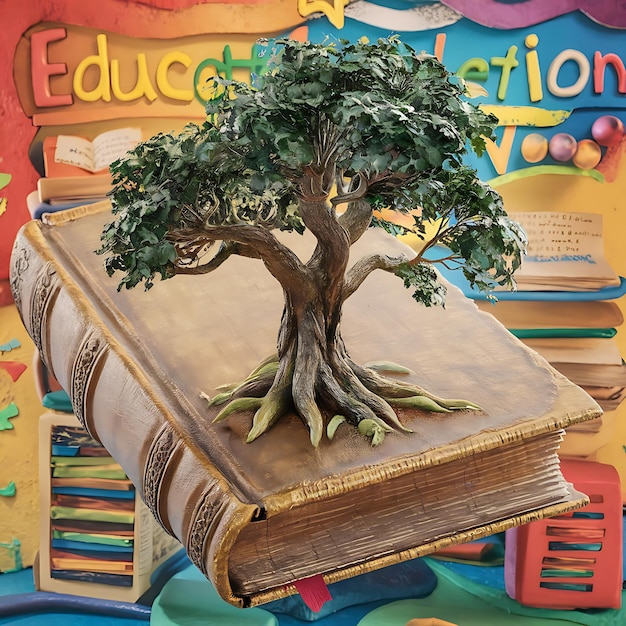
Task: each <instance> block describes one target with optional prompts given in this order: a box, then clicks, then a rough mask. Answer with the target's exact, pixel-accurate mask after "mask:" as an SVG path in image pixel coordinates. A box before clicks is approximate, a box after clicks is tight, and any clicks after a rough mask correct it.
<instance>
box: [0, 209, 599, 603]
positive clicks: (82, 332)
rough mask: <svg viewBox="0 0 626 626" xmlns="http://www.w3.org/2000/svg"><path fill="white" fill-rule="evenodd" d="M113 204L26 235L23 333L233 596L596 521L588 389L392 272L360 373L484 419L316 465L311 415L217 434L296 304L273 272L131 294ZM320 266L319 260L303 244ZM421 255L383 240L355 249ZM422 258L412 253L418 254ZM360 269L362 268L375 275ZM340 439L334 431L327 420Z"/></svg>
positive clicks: (417, 430) (358, 357) (367, 321)
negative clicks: (558, 519)
mask: <svg viewBox="0 0 626 626" xmlns="http://www.w3.org/2000/svg"><path fill="white" fill-rule="evenodd" d="M111 220H112V217H111V213H110V207H109V205H108V204H106V203H103V204H99V205H91V206H90V207H83V208H81V209H76V210H70V211H67V212H62V213H56V214H54V215H51V216H49V217H48V218H46V220H44V223H41V222H35V221H33V222H30V223H28V224H26V225H25V226H24V227H23V229H22V230H21V232H20V233H19V235H18V237H17V240H16V243H15V249H14V251H13V255H12V269H11V272H12V273H11V285H12V289H13V293H14V297H15V300H16V303H17V306H18V308H19V310H20V312H21V315H22V319H23V321H24V324H25V325H26V327H27V329H28V331H29V333H30V334H31V336H32V338H33V340H34V342H35V343H36V345H37V346H38V347H39V348H40V352H41V354H42V355H43V358H44V360H45V362H46V365H47V366H48V368H49V369H50V370H51V371H52V372H53V374H54V376H55V377H56V378H57V379H58V380H59V382H60V383H61V385H63V387H64V388H65V389H66V390H67V391H68V393H69V394H70V396H71V398H72V402H73V406H74V410H75V413H76V415H77V416H78V418H79V419H80V420H81V422H82V423H83V424H84V425H85V427H86V428H87V430H88V431H89V432H90V433H91V435H92V436H93V437H94V438H95V439H97V440H99V441H100V442H102V443H103V444H104V446H105V447H106V448H107V449H108V451H109V452H110V453H111V456H112V457H113V458H115V459H116V460H117V461H118V463H119V464H120V465H121V466H122V468H123V469H124V470H125V472H126V474H127V475H128V477H129V478H130V479H131V481H132V482H133V483H134V484H135V485H136V487H137V490H138V491H139V492H140V493H141V494H142V497H143V499H144V501H145V502H146V504H147V505H148V506H149V508H150V509H151V510H152V512H153V514H154V516H155V517H156V518H157V520H158V521H159V522H160V523H161V524H162V526H163V527H164V528H165V529H166V530H167V531H168V532H169V533H171V534H172V535H173V536H175V537H177V538H178V539H179V540H180V541H181V542H182V543H183V544H184V546H185V548H186V550H187V553H188V555H189V557H190V558H191V560H192V561H193V562H194V563H195V564H196V565H197V566H198V567H199V568H200V570H202V571H203V572H204V573H205V575H206V576H207V577H208V578H209V579H210V581H211V582H212V583H213V584H214V586H215V588H216V589H217V591H218V592H219V593H220V595H221V596H222V597H223V598H225V599H226V600H227V601H229V602H231V603H232V604H234V605H237V606H252V605H257V604H260V603H263V602H267V601H270V600H274V599H277V598H280V597H282V596H284V595H286V594H292V593H295V586H294V583H295V582H296V581H298V580H301V579H303V578H307V577H311V576H314V575H320V574H321V575H323V577H324V580H325V581H326V582H327V583H332V582H335V581H338V580H341V579H345V578H348V577H350V576H354V575H356V574H360V573H364V572H367V571H370V570H373V569H377V568H381V567H384V566H387V565H391V564H393V563H396V562H399V561H402V560H406V559H412V558H415V557H419V556H422V555H425V554H428V553H430V552H433V551H435V550H437V549H440V548H443V547H446V546H449V545H453V544H457V543H462V542H466V541H469V540H472V539H476V538H478V537H482V536H485V535H490V534H493V533H496V532H500V531H503V530H505V529H507V528H509V527H512V526H515V525H518V524H522V523H526V522H529V521H532V520H534V519H539V518H542V517H545V516H552V515H558V514H560V513H563V512H566V511H569V510H571V509H574V508H577V507H580V506H583V505H584V504H586V502H587V499H586V497H585V496H584V495H583V494H581V493H578V492H576V491H575V490H574V489H573V488H572V486H571V485H569V484H568V483H567V482H566V481H565V480H564V478H563V476H562V474H561V470H560V464H559V458H558V454H557V453H558V449H559V445H560V442H561V439H562V436H563V429H564V428H566V427H568V426H570V425H573V424H576V423H579V422H583V421H586V420H590V419H593V418H595V417H597V416H598V415H600V414H601V409H600V408H599V406H598V405H597V404H596V402H595V401H594V400H592V399H591V398H590V396H588V395H587V394H586V393H585V392H584V391H583V390H582V389H580V388H579V387H577V386H576V385H574V384H572V383H571V382H569V381H568V380H567V379H566V378H565V377H564V376H562V375H561V374H559V373H558V372H557V371H556V370H554V369H553V368H552V367H551V366H550V365H549V364H548V363H547V362H546V361H545V360H544V359H543V358H541V357H540V356H538V355H537V354H536V353H535V352H533V351H532V350H530V349H528V348H527V347H526V346H524V345H523V344H522V343H520V341H519V340H517V339H516V338H515V337H514V336H512V335H511V334H510V333H509V332H508V331H507V330H506V329H505V328H504V327H503V326H502V325H501V324H500V323H499V322H497V321H496V320H495V319H494V318H493V317H492V316H491V315H489V314H486V313H483V312H481V311H479V310H478V309H477V307H476V305H475V304H474V303H473V302H472V301H471V300H469V299H467V298H465V297H464V296H463V294H462V293H461V291H460V290H458V289H457V288H456V287H453V286H451V285H449V286H448V298H447V304H446V307H445V308H441V307H431V308H427V307H424V306H422V305H420V304H417V303H416V302H415V301H414V300H413V299H412V297H411V293H410V292H409V291H407V290H406V289H405V288H404V287H403V285H402V281H400V280H398V279H397V278H396V277H394V276H391V275H389V274H387V273H385V272H382V271H381V272H374V273H373V274H371V275H370V276H368V278H367V279H366V280H365V282H364V284H363V285H362V287H361V288H360V289H359V290H358V291H356V292H355V293H354V294H353V295H352V296H351V297H350V298H349V299H348V300H347V301H346V304H345V306H344V310H343V317H342V322H341V324H342V334H343V338H344V341H345V344H346V348H347V350H348V352H349V353H350V355H351V358H352V359H353V360H354V361H357V362H359V363H361V364H369V366H370V367H374V363H379V364H380V363H383V364H384V363H387V364H389V363H392V364H400V365H402V366H404V367H405V368H407V369H408V373H406V372H405V373H395V374H394V373H391V374H389V375H390V376H397V377H403V380H407V381H410V382H413V383H417V384H420V385H421V386H423V387H426V388H427V389H429V390H430V391H431V392H433V393H435V394H438V395H440V396H446V397H449V398H464V399H467V400H470V401H472V402H474V403H476V404H478V405H479V406H480V407H481V410H479V411H470V410H464V411H455V412H452V413H430V412H425V411H421V410H415V409H410V410H409V409H397V411H398V416H399V418H400V420H401V421H402V423H403V424H404V425H405V426H406V427H407V428H409V429H410V430H411V431H412V432H401V431H398V432H393V433H389V434H388V435H387V436H386V437H385V438H384V441H383V442H382V443H380V445H377V446H372V445H371V443H372V440H371V439H369V438H368V437H365V436H362V435H361V434H359V433H358V431H357V430H356V429H354V428H351V427H348V426H347V425H345V424H344V425H341V426H339V428H338V429H337V431H336V434H335V436H334V438H333V439H332V441H331V440H329V439H328V438H326V437H324V438H323V439H322V441H321V443H320V445H319V446H318V447H317V448H314V447H312V445H311V443H310V438H309V431H308V428H306V427H305V425H304V424H303V423H302V422H301V421H300V419H299V418H298V417H297V416H296V415H295V414H294V415H292V416H289V415H288V416H287V418H286V419H281V420H280V421H279V422H278V423H277V424H276V425H275V426H274V427H273V428H272V429H271V430H270V431H269V432H268V433H266V434H264V435H262V436H261V437H259V438H258V439H256V440H255V441H253V442H252V443H246V436H247V433H248V430H249V428H250V424H251V418H252V415H251V413H246V412H242V413H235V414H233V415H232V416H231V417H229V418H228V419H227V420H225V421H222V422H219V423H217V424H214V423H212V422H213V418H214V417H215V415H216V413H217V411H218V409H219V408H220V407H210V406H208V404H207V402H206V400H205V398H204V397H203V394H208V395H209V396H213V394H215V392H216V390H217V388H218V387H220V386H221V385H223V384H226V383H230V382H234V381H238V380H242V379H243V378H244V377H245V376H246V375H247V374H248V373H249V372H250V371H252V370H253V369H254V367H255V366H257V365H258V363H260V362H261V361H262V360H263V359H264V358H266V357H267V356H268V355H271V354H272V353H274V352H275V350H276V339H277V333H278V328H279V322H280V316H281V312H282V307H283V297H282V292H281V289H280V287H279V285H278V283H276V282H275V281H274V280H273V278H272V277H271V276H270V274H269V273H268V272H266V270H265V269H264V267H263V265H262V263H260V262H259V261H258V260H254V259H249V258H243V257H241V258H240V257H237V258H232V259H230V260H229V262H228V263H226V264H224V265H223V266H222V267H220V268H219V270H218V271H216V272H213V273H211V274H208V275H205V276H202V277H197V276H179V277H177V278H176V279H175V280H169V281H163V282H158V283H157V284H156V285H155V286H154V287H153V288H152V289H151V290H149V291H144V290H141V289H135V290H134V291H126V290H123V291H121V292H118V291H117V289H116V287H117V282H116V280H115V278H109V277H108V276H107V275H106V274H105V272H104V269H103V260H102V258H101V257H99V256H97V255H96V254H94V250H96V249H97V248H98V247H99V243H100V241H99V239H100V233H101V232H102V228H103V225H104V224H105V223H107V222H110V221H111ZM284 241H286V242H288V244H289V245H291V246H292V247H293V248H294V249H295V250H296V251H297V253H298V254H300V255H301V256H302V258H304V257H305V256H306V255H308V254H309V253H310V252H311V251H312V250H313V243H314V242H313V240H312V239H310V238H307V237H301V236H299V235H295V234H294V235H285V239H284ZM361 246H368V249H370V248H369V247H373V248H376V249H377V250H380V251H383V250H386V251H387V252H389V253H392V254H393V253H394V251H397V250H398V249H401V250H402V251H403V252H407V251H408V249H407V248H405V246H404V245H403V244H401V243H399V242H398V241H397V240H396V239H394V238H392V237H391V236H389V235H387V234H385V233H384V232H382V231H380V230H379V229H372V230H370V231H369V232H368V233H366V235H365V236H364V237H362V238H361V240H360V241H359V242H358V243H357V244H355V246H353V248H354V249H355V250H354V253H355V254H360V253H362V251H363V248H362V247H361ZM409 253H410V251H409ZM357 258H358V257H357ZM325 417H326V419H330V418H332V415H328V416H325Z"/></svg>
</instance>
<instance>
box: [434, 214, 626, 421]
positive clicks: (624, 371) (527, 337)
mask: <svg viewBox="0 0 626 626" xmlns="http://www.w3.org/2000/svg"><path fill="white" fill-rule="evenodd" d="M510 216H511V217H512V219H514V220H516V221H517V222H519V223H520V224H521V225H522V226H523V227H524V229H525V230H526V233H527V234H528V238H529V246H528V253H527V255H526V257H525V258H524V260H523V262H522V267H521V269H520V270H519V271H518V272H517V274H516V279H517V283H518V290H517V291H515V292H506V291H497V292H496V293H495V295H496V297H497V302H495V303H494V302H491V301H489V300H488V298H487V296H485V295H484V294H482V293H480V292H478V291H476V290H473V289H472V288H471V287H470V286H469V284H468V283H467V282H466V281H464V279H463V277H462V274H461V272H448V273H445V275H446V277H447V278H448V279H449V280H450V281H451V282H454V283H456V284H457V285H458V286H460V287H461V289H462V290H463V291H464V293H465V294H466V295H467V296H469V297H471V298H473V299H474V300H475V302H476V304H477V306H478V307H479V308H480V309H481V310H483V311H487V312H488V313H490V314H492V315H493V316H494V317H496V318H497V319H498V320H499V321H500V322H501V323H502V324H503V325H504V326H505V327H506V328H508V329H509V330H510V331H511V332H512V333H513V334H514V335H516V336H517V337H518V338H519V339H520V340H521V341H523V342H524V343H525V344H526V345H527V346H528V347H530V348H532V349H533V350H535V351H536V352H538V353H539V354H540V355H541V356H543V357H544V358H545V359H546V360H547V361H548V362H549V363H550V364H551V365H552V366H553V367H554V368H555V369H557V370H558V371H560V372H561V373H562V374H564V375H565V376H566V377H567V378H569V379H570V380H571V381H572V382H574V383H576V384H577V385H579V386H580V387H582V388H583V389H584V390H585V391H587V393H589V395H591V396H592V397H593V398H594V399H595V400H596V401H597V402H598V404H600V406H601V407H602V408H603V409H604V410H605V411H614V410H615V409H617V408H618V406H619V405H620V404H621V403H622V401H623V400H624V398H625V397H626V365H625V363H624V361H623V359H622V356H621V354H620V350H619V347H618V345H617V342H616V339H615V337H616V334H617V332H618V328H619V327H620V326H621V325H622V324H623V322H624V317H623V314H622V311H621V310H620V308H619V306H618V304H617V303H616V301H615V300H616V299H617V298H619V297H620V296H622V295H624V294H625V293H626V280H625V279H624V278H622V277H620V276H618V275H617V274H616V273H615V271H614V270H613V269H612V268H611V266H610V264H609V263H608V262H607V260H606V257H605V253H604V239H603V223H602V215H601V214H597V213H551V212H534V213H533V212H530V213H511V214H510ZM602 423H603V422H602V418H599V419H597V420H594V421H593V422H587V423H585V424H579V425H577V426H575V427H573V429H574V430H583V431H593V432H597V431H599V430H600V428H601V427H602Z"/></svg>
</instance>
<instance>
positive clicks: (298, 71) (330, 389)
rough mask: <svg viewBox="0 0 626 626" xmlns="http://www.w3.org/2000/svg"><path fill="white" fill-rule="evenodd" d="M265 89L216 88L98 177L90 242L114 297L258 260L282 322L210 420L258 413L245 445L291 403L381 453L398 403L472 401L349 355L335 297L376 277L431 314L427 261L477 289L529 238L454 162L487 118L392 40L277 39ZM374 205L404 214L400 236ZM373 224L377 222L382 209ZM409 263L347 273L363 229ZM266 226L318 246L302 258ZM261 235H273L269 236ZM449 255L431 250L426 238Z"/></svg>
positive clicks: (516, 257) (435, 65)
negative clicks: (391, 278) (415, 249)
mask: <svg viewBox="0 0 626 626" xmlns="http://www.w3.org/2000/svg"><path fill="white" fill-rule="evenodd" d="M270 48H271V49H272V50H273V52H274V56H273V57H272V59H271V62H270V63H269V64H268V71H267V72H266V73H265V74H264V75H263V76H262V84H261V86H260V88H258V89H257V88H254V87H252V86H249V85H247V84H245V83H241V82H236V81H228V80H223V79H221V78H219V77H215V78H214V79H212V83H211V85H210V87H211V88H212V89H213V93H214V97H213V99H211V100H210V101H209V102H208V105H207V121H206V122H205V123H204V124H203V125H202V126H197V125H189V126H188V127H187V128H186V129H185V130H184V131H183V132H182V133H181V134H179V135H171V134H159V135H157V136H155V137H153V138H152V139H149V140H148V141H146V142H144V143H142V144H140V145H139V146H138V147H137V148H136V149H135V150H133V151H132V152H131V153H129V155H128V156H127V158H125V159H123V160H120V161H117V162H116V163H114V164H113V165H112V167H111V171H112V174H113V182H114V187H113V190H112V192H111V196H112V203H113V211H114V214H115V215H116V219H115V221H114V222H113V223H111V224H108V225H107V226H106V227H105V230H104V232H103V234H102V247H101V249H100V250H99V252H100V253H107V254H108V257H107V258H106V260H105V267H106V270H107V272H108V273H109V274H110V275H111V274H113V273H114V272H115V271H118V270H120V271H122V272H124V273H125V276H124V277H123V279H122V280H121V282H120V284H119V287H118V288H122V287H125V288H128V289H130V288H133V287H135V286H136V285H137V284H139V283H140V282H145V287H146V288H148V289H149V288H151V287H152V285H153V280H154V278H155V277H156V276H157V275H159V276H160V277H161V278H162V279H168V278H171V277H173V276H175V275H177V274H204V273H207V272H211V271H214V270H216V269H218V268H219V267H220V266H221V265H222V263H225V262H226V261H227V260H228V259H229V257H231V256H232V255H242V256H246V257H250V258H254V259H259V260H260V261H261V262H263V263H264V265H265V267H266V268H267V270H268V271H269V272H270V273H271V275H272V276H273V277H274V278H275V279H276V280H277V281H278V282H279V283H280V285H281V287H282V289H283V293H284V298H285V302H284V312H283V316H282V320H281V326H280V331H279V336H278V340H277V353H276V354H275V355H273V356H272V357H270V358H268V360H267V361H266V362H264V363H262V364H260V365H259V367H258V368H257V369H256V370H255V371H254V372H252V373H251V374H250V376H249V377H248V378H247V379H246V380H244V381H242V382H241V383H240V384H238V385H235V386H230V387H229V388H227V389H226V390H225V391H223V392H222V393H219V394H218V395H217V396H215V397H214V398H213V399H212V400H211V402H212V403H213V404H224V407H223V408H222V410H221V411H220V413H219V414H218V416H217V418H216V420H221V419H223V418H225V417H227V416H228V415H230V414H232V413H233V412H235V411H238V410H254V411H255V413H254V418H253V424H252V428H251V430H250V432H249V435H248V441H252V440H254V439H255V438H256V437H258V436H259V435H261V434H262V433H264V432H265V431H266V430H267V429H268V428H269V427H270V426H271V425H272V424H273V423H274V422H275V421H276V420H277V419H279V418H280V417H281V415H284V414H285V413H287V412H289V411H293V410H295V411H296V412H297V413H298V414H299V415H300V417H301V418H302V419H303V421H304V422H305V423H306V424H307V425H308V428H309V430H310V439H311V442H312V444H313V445H315V446H316V445H318V443H319V441H320V439H321V437H322V434H323V432H324V423H325V420H328V419H329V418H330V417H331V416H335V417H333V418H332V419H330V420H329V423H328V426H327V433H328V435H329V437H332V435H333V433H334V429H335V428H336V427H337V425H338V423H340V422H341V421H343V420H347V421H348V422H350V423H351V424H353V425H354V426H356V427H358V429H359V431H360V432H361V433H363V434H365V435H367V436H369V437H371V438H372V444H378V443H380V442H381V441H382V440H383V438H384V436H385V433H387V432H390V431H391V430H393V429H395V428H399V429H403V428H404V427H403V425H402V424H401V422H400V421H399V419H398V417H397V415H396V413H395V412H394V410H393V406H395V405H402V406H414V407H416V408H421V409H424V410H431V411H451V410H462V409H477V408H479V407H477V406H476V405H474V404H472V403H471V402H468V401H465V400H446V399H442V398H437V397H435V396H433V395H432V394H430V393H429V392H427V391H426V390H424V389H421V388H419V387H416V386H414V385H410V384H408V383H403V382H398V381H397V380H395V379H390V378H388V377H385V376H383V375H382V373H381V372H377V371H375V370H373V369H370V368H367V367H364V366H362V365H359V364H357V363H355V362H354V361H352V359H351V358H350V356H349V354H348V353H347V350H346V348H345V346H344V343H343V341H342V336H341V331H340V320H341V311H342V306H343V304H344V302H345V301H346V299H347V298H349V297H350V295H351V294H352V293H354V292H355V291H356V290H357V289H358V288H359V286H360V285H361V284H362V283H363V281H364V280H365V278H366V277H367V276H368V275H369V274H370V273H371V272H373V271H375V270H384V271H387V272H392V273H394V274H396V275H397V276H398V277H399V278H400V279H401V280H403V281H404V284H405V286H406V287H408V288H411V289H413V290H414V294H413V295H414V298H415V299H416V300H417V301H418V302H420V303H422V304H424V305H426V306H430V305H436V304H443V303H444V300H445V288H444V286H443V285H442V284H440V283H439V282H438V281H437V276H436V273H435V271H434V269H433V264H434V263H436V262H440V263H445V264H458V265H459V266H460V267H462V271H463V272H464V273H465V275H466V277H467V278H468V279H469V280H470V282H471V283H472V284H474V285H477V286H478V288H480V289H482V290H491V289H492V288H493V287H494V286H496V285H505V286H512V285H513V284H514V283H513V272H514V271H515V269H517V267H518V266H519V264H520V253H521V250H522V249H523V247H524V244H525V236H524V233H523V231H522V230H521V229H520V227H519V226H518V225H517V224H516V223H515V222H512V221H511V220H509V218H508V217H507V215H506V213H505V211H504V209H503V206H502V202H501V199H500V197H499V195H498V194H497V193H496V192H495V191H494V190H493V189H491V188H490V187H489V186H488V185H486V184H484V183H482V182H480V181H479V180H478V179H477V177H476V173H475V171H474V170H473V169H471V168H470V167H468V166H467V165H464V164H463V162H462V157H463V155H464V154H465V153H466V151H467V148H468V147H469V148H470V149H471V150H473V151H475V152H477V153H478V154H480V153H481V152H482V151H483V150H484V147H485V143H484V136H488V137H490V136H492V133H493V127H494V123H495V121H496V120H495V118H493V117H491V116H488V115H486V114H484V113H483V112H481V111H480V110H479V109H478V108H477V107H475V106H473V105H471V104H469V103H468V102H467V101H465V100H464V99H463V95H464V88H463V84H462V81H455V79H454V78H453V77H452V76H451V75H450V74H449V73H448V72H447V71H446V70H445V68H444V67H443V66H442V65H441V63H439V62H438V61H437V59H436V58H434V57H432V56H429V55H426V54H423V53H422V54H418V53H416V51H414V50H413V49H412V48H410V47H409V46H406V45H404V44H402V43H401V42H400V41H399V40H398V39H397V38H391V39H385V40H382V39H381V40H379V41H378V42H377V43H376V44H368V43H364V42H359V43H355V44H353V43H349V42H345V41H341V42H338V44H337V45H334V44H311V43H300V42H295V41H289V40H279V41H277V42H274V43H273V44H271V46H270V45H269V44H268V50H269V49H270ZM379 209H387V210H392V211H397V212H400V213H403V214H406V215H410V216H411V217H412V220H413V223H412V224H409V225H408V226H397V225H395V224H393V223H392V222H390V221H388V220H386V219H383V218H382V217H381V216H380V214H378V213H377V211H378V210H379ZM384 214H385V215H386V214H387V212H385V213H384ZM429 222H430V223H435V224H437V225H438V227H437V229H436V234H435V235H434V237H432V239H430V240H428V241H425V242H424V247H423V249H422V251H421V252H420V253H419V254H418V255H417V256H415V257H414V258H409V257H407V256H400V257H396V258H391V257H388V256H382V255H378V254H372V255H370V256H365V257H363V258H361V259H359V260H358V261H357V262H356V263H354V264H353V265H352V266H349V263H348V255H349V252H350V247H351V245H352V244H354V243H355V242H356V241H357V240H358V239H359V238H360V237H361V236H362V235H363V233H364V232H365V231H366V229H368V228H369V227H370V226H378V227H383V228H386V229H387V230H389V231H390V232H393V233H399V232H406V231H407V230H411V231H412V232H415V233H417V234H418V235H419V236H420V237H422V238H424V233H425V225H426V224H427V223H429ZM276 229H280V230H286V231H296V232H298V233H302V232H303V231H304V230H305V229H308V230H309V231H310V232H311V233H312V234H313V235H314V236H315V238H316V241H317V243H316V247H315V250H314V252H313V254H312V256H311V258H310V259H309V260H308V261H306V262H302V261H301V260H300V259H299V258H298V257H297V256H296V255H295V254H294V253H293V251H292V250H291V249H289V248H288V247H287V246H285V245H283V244H282V243H280V242H279V240H278V239H277V238H276V236H275V234H274V232H275V230H276ZM273 231H274V232H273ZM435 245H437V246H445V247H446V252H445V253H444V254H443V255H442V256H440V257H439V258H431V257H432V255H430V254H427V253H428V252H429V251H431V252H432V249H433V246H435Z"/></svg>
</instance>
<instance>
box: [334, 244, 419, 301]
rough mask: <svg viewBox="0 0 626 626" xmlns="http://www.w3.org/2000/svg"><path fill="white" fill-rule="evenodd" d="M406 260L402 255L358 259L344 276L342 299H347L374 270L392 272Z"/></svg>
mask: <svg viewBox="0 0 626 626" xmlns="http://www.w3.org/2000/svg"><path fill="white" fill-rule="evenodd" d="M408 260H409V259H408V257H407V256H406V255H404V254H401V255H400V256H396V257H392V256H389V255H387V254H372V255H371V256H367V257H363V258H362V259H359V260H358V261H357V262H356V263H355V264H354V265H353V266H352V267H351V268H350V270H349V272H348V273H347V275H346V279H345V281H344V287H343V299H344V300H346V299H347V298H349V297H350V296H351V295H352V294H353V293H354V292H355V291H356V290H357V289H358V288H359V287H360V286H361V285H362V284H363V281H364V280H365V279H366V278H367V277H368V276H369V275H370V274H371V273H372V272H373V271H374V270H385V271H386V272H393V271H394V270H395V269H396V268H397V267H399V266H400V265H402V264H403V263H407V262H408Z"/></svg>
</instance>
